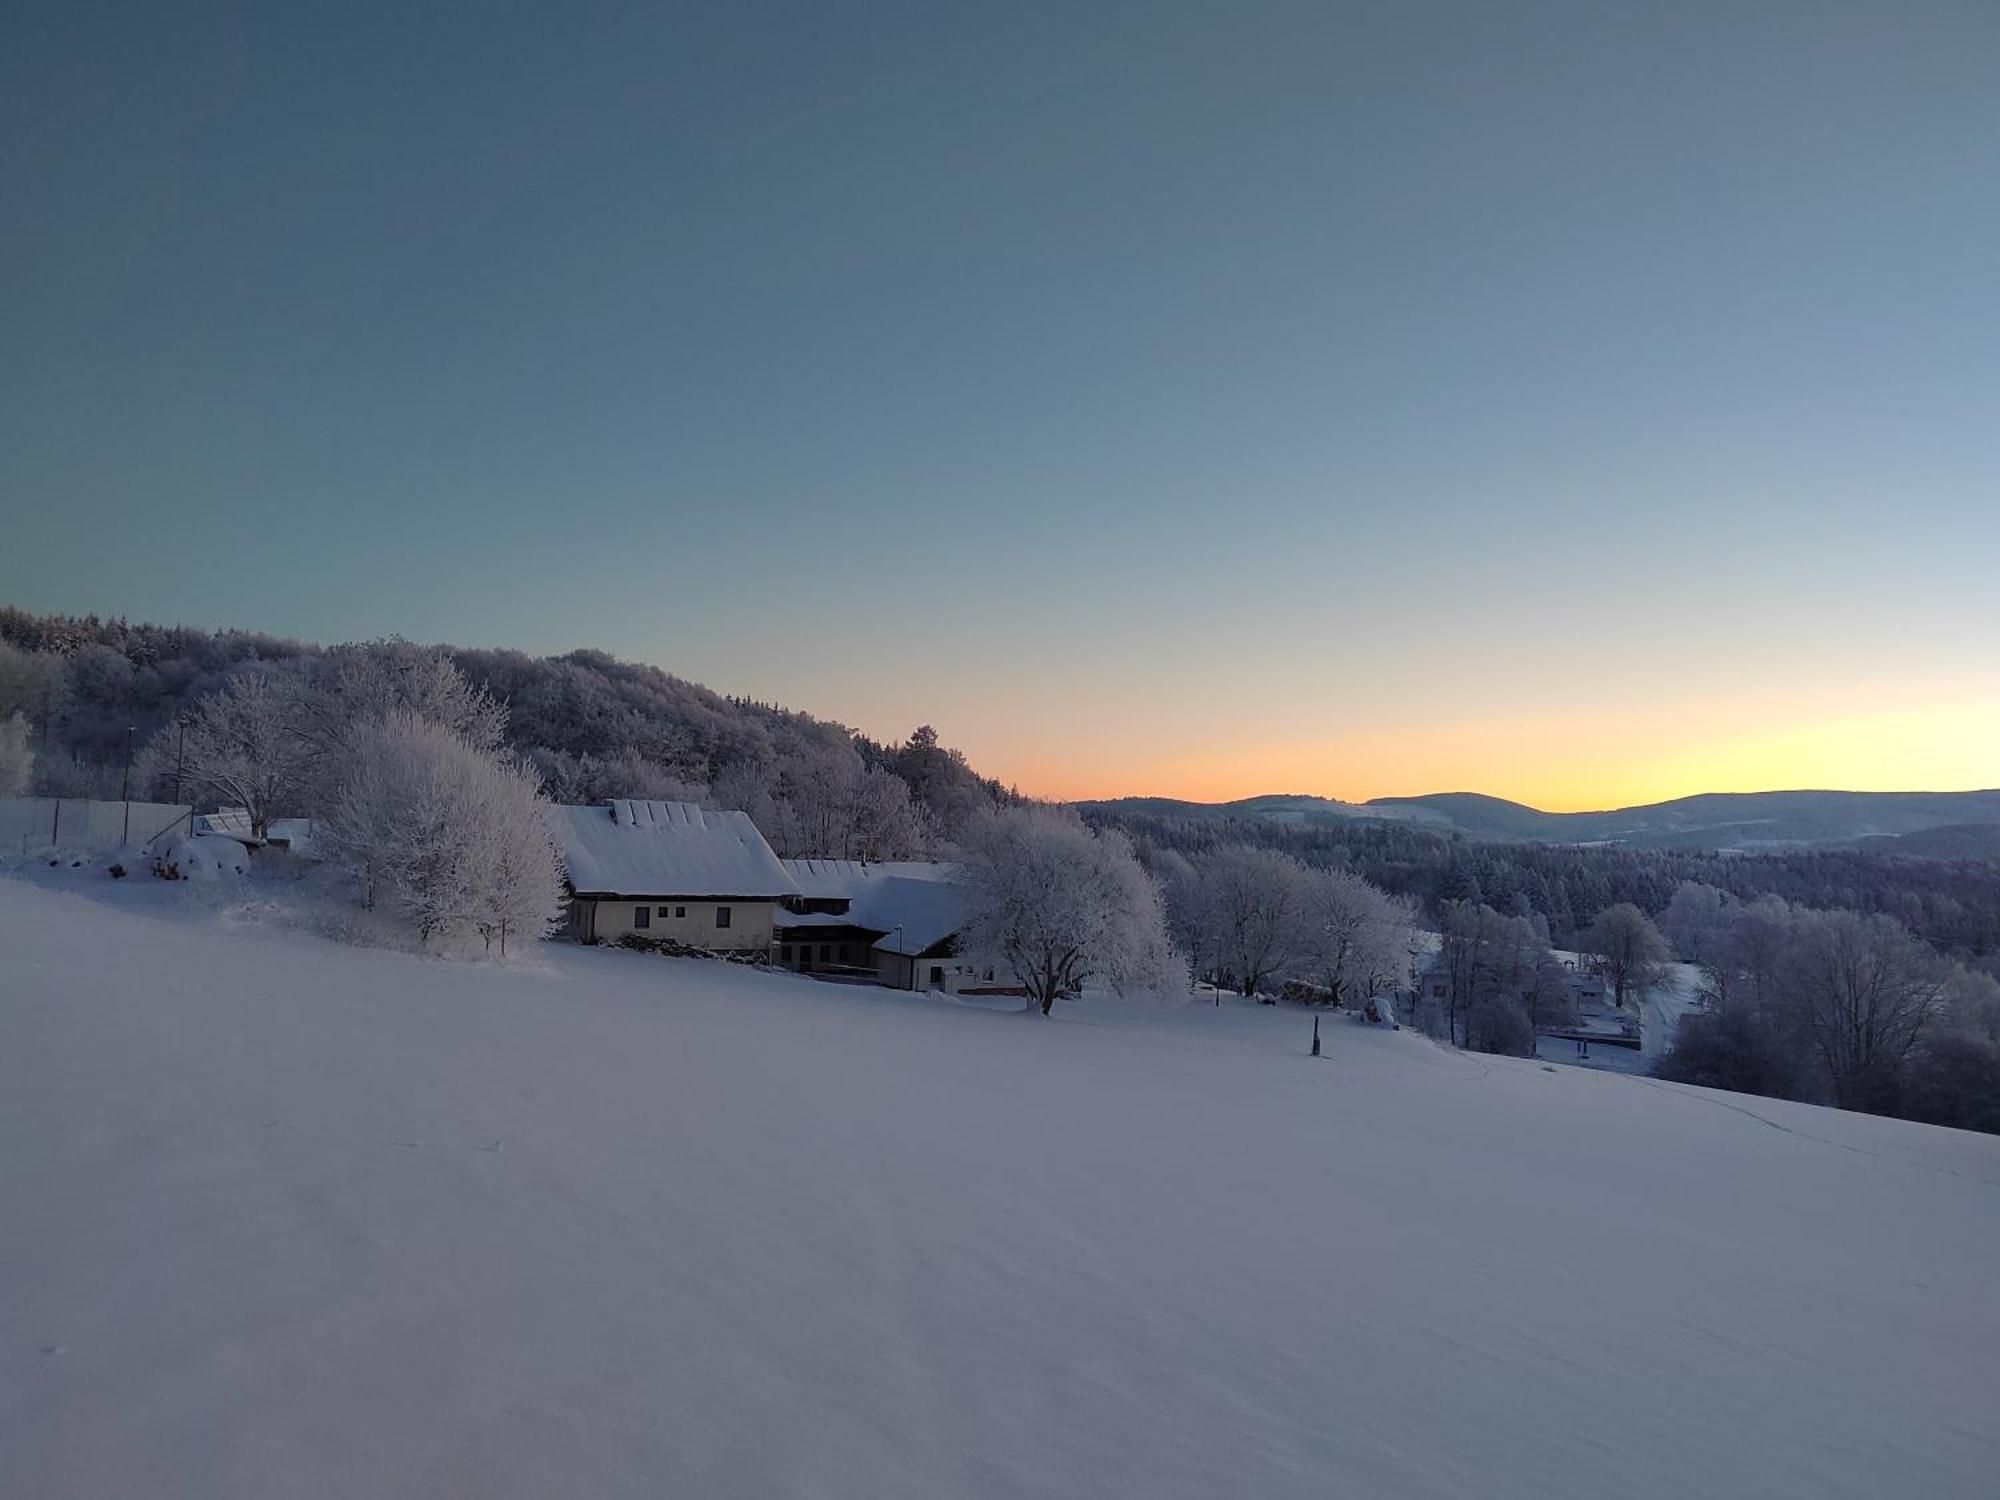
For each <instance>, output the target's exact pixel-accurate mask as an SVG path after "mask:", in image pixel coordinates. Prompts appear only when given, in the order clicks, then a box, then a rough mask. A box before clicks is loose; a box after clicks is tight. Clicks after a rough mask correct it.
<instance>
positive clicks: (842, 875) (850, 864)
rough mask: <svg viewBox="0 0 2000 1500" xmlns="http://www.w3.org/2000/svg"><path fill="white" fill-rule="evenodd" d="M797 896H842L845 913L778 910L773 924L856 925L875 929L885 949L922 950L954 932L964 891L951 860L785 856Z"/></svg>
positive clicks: (797, 926) (963, 904) (961, 907)
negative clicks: (878, 861)
mask: <svg viewBox="0 0 2000 1500" xmlns="http://www.w3.org/2000/svg"><path fill="white" fill-rule="evenodd" d="M784 865H785V869H786V871H787V872H788V873H789V874H790V875H791V877H792V879H793V880H794V881H796V882H797V883H798V887H799V892H800V894H801V895H805V896H810V897H814V898H818V899H827V898H837V899H844V900H846V901H848V902H849V903H850V904H849V906H848V908H847V910H846V911H844V912H782V913H780V914H779V916H778V925H779V926H780V927H784V928H799V927H860V928H865V929H866V930H868V931H870V932H879V933H881V934H882V937H881V938H880V940H879V941H877V942H876V944H875V946H876V947H877V948H879V949H881V950H882V951H883V952H885V953H922V952H923V951H924V950H925V949H926V948H930V947H933V946H935V945H936V944H938V943H940V942H942V941H943V940H944V939H945V938H948V937H950V936H951V935H952V934H953V933H954V932H956V931H958V927H959V923H960V921H961V920H963V917H964V913H965V892H964V890H963V888H962V887H961V886H960V885H959V884H958V867H957V866H956V865H946V864H933V863H931V862H930V861H928V860H884V861H882V862H880V863H863V862H862V861H860V860H853V859H788V860H786V861H785V862H784Z"/></svg>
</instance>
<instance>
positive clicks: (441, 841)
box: [321, 710, 562, 949]
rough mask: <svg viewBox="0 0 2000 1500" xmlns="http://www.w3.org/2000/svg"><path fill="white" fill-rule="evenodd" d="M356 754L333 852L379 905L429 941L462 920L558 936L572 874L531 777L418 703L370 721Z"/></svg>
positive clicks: (489, 932) (496, 931)
mask: <svg viewBox="0 0 2000 1500" xmlns="http://www.w3.org/2000/svg"><path fill="white" fill-rule="evenodd" d="M349 756H350V759H349V762H348V766H347V772H346V775H345V776H344V778H343V780H342V785H341V789H340V792H339V794H338V799H337V801H336V802H335V804H334V810H333V814H332V816H331V817H330V818H329V819H328V821H327V825H326V830H325V833H324V835H323V836H322V839H321V848H322V850H323V852H324V854H325V856H326V857H327V859H328V860H329V861H331V862H333V863H335V864H337V865H338V866H340V867H341V868H344V869H346V870H347V871H348V872H349V873H351V874H352V875H353V876H354V877H355V878H356V879H357V880H359V881H360V882H361V885H362V889H363V899H364V901H365V902H366V903H367V904H368V905H371V906H374V905H378V904H379V905H381V906H383V907H385V908H387V909H389V910H392V911H394V912H396V913H398V914H399V915H401V916H403V917H404V918H406V919H408V920H409V921H412V922H414V923H415V924H416V928H417V934H418V936H419V938H420V939H422V940H423V941H425V942H428V941H429V940H430V938H431V937H433V936H434V935H437V934H439V933H443V932H446V931H449V930H450V929H452V928H454V927H456V926H459V925H467V926H470V927H472V928H473V929H474V930H476V931H477V932H479V933H480V935H481V936H482V937H484V938H485V939H486V940H487V941H488V942H489V943H491V942H492V941H493V940H494V939H495V938H498V939H499V940H500V942H501V944H502V946H503V949H504V946H505V943H506V940H507V938H508V937H510V936H512V937H516V938H519V937H523V936H526V937H541V936H543V935H545V934H546V933H547V931H548V930H549V928H550V927H551V926H552V925H553V924H554V922H555V920H556V918H557V916H558V915H559V913H560V911H561V905H562V885H561V870H560V866H559V864H558V859H557V855H556V851H555V844H554V840H553V839H552V837H551V836H550V829H549V825H548V817H547V804H546V803H545V802H543V801H542V800H541V798H540V796H539V795H538V793H537V791H536V787H535V779H534V776H533V774H532V773H531V772H529V771H527V770H525V769H523V768H521V767H519V766H515V765H510V764H506V763H503V762H502V761H501V760H499V759H498V758H497V757H495V756H494V755H492V754H491V753H489V752H487V751H485V750H482V749H480V748H478V747H477V746H475V745H473V744H471V743H469V742H468V741H467V740H466V739H465V738H464V737H463V736H462V735H461V734H459V733H458V732H457V731H456V730H454V729H451V728H449V727H447V726H445V725H442V724H436V723H433V722H431V721H429V720H427V719H424V718H422V717H420V716H418V715H417V714H415V713H413V712H410V711H408V710H396V711H393V712H391V713H388V714H386V715H383V716H381V717H379V718H374V719H370V720H368V721H366V722H365V723H364V724H363V725H361V726H359V727H358V729H357V730H356V732H355V733H354V734H353V735H352V736H351V737H350V743H349Z"/></svg>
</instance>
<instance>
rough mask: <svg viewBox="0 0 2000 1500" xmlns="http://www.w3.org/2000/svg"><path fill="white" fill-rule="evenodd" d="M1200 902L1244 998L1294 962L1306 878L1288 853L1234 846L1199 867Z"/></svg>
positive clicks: (1304, 872) (1305, 874)
mask: <svg viewBox="0 0 2000 1500" xmlns="http://www.w3.org/2000/svg"><path fill="white" fill-rule="evenodd" d="M1200 870H1201V884H1202V886H1203V890H1204V894H1203V897H1202V899H1203V901H1204V903H1205V904H1206V906H1207V909H1208V913H1209V920H1210V921H1211V922H1212V923H1213V924H1214V931H1215V934H1216V939H1217V941H1218V943H1219V944H1220V945H1221V953H1222V961H1223V963H1224V964H1225V965H1226V966H1227V968H1228V970H1229V972H1230V975H1231V977H1233V978H1234V979H1235V981H1236V983H1237V985H1238V986H1239V987H1240V988H1241V989H1242V991H1243V993H1244V994H1245V995H1255V994H1256V993H1257V992H1258V991H1259V990H1260V989H1261V988H1262V987H1263V986H1264V983H1265V981H1267V980H1269V979H1272V978H1275V977H1276V976H1278V975H1280V974H1282V973H1283V972H1284V971H1285V970H1286V969H1287V968H1288V967H1290V966H1291V965H1293V964H1295V963H1296V962H1297V961H1298V960H1299V958H1300V951H1301V949H1300V922H1301V916H1302V913H1303V912H1304V910H1305V904H1306V897H1307V890H1308V886H1309V884H1310V880H1311V875H1310V872H1309V871H1308V870H1307V869H1306V867H1305V866H1304V865H1302V864H1300V863H1299V862H1298V861H1297V860H1296V859H1293V858H1292V857H1291V856H1290V855H1286V854H1280V853H1278V852H1277V851H1275V850H1272V849H1253V848H1249V847H1245V846H1238V847H1235V848H1229V849H1218V850H1216V851H1215V852H1214V853H1213V854H1211V855H1209V856H1208V858H1207V859H1205V860H1203V861H1202V862H1201V865H1200Z"/></svg>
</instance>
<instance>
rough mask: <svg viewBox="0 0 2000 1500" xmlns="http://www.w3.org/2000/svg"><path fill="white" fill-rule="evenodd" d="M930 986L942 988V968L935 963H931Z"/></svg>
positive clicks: (935, 988) (937, 988)
mask: <svg viewBox="0 0 2000 1500" xmlns="http://www.w3.org/2000/svg"><path fill="white" fill-rule="evenodd" d="M931 988H932V989H934V990H941V989H943V988H944V970H943V969H941V968H939V967H938V966H937V965H936V964H932V965H931Z"/></svg>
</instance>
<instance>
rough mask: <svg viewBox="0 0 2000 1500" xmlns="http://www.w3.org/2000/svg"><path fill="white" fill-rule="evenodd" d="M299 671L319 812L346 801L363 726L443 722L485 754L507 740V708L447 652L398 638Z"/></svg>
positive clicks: (300, 732)
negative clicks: (393, 720) (396, 719)
mask: <svg viewBox="0 0 2000 1500" xmlns="http://www.w3.org/2000/svg"><path fill="white" fill-rule="evenodd" d="M294 675H295V676H296V677H297V678H298V686H297V689H296V691H295V694H294V697H293V700H292V727H293V732H294V733H295V734H296V735H297V736H298V738H299V739H300V741H301V743H302V747H303V752H304V755H305V759H306V765H305V769H304V771H303V773H302V779H303V782H304V793H305V798H306V805H307V806H309V807H311V808H312V809H313V810H314V811H316V812H322V813H323V812H324V811H326V810H327V809H328V808H331V807H332V806H333V804H334V802H335V801H336V800H337V799H338V798H339V796H340V792H341V786H342V783H343V781H344V779H345V777H346V774H347V766H348V764H349V763H350V761H351V759H352V755H353V749H354V738H355V736H356V734H357V733H359V732H360V731H361V726H364V725H372V724H375V723H377V722H379V721H381V720H383V719H386V718H388V717H389V716H391V715H393V714H397V713H407V714H411V715H414V716H415V717H417V718H419V719H423V720H425V721H426V722H428V723H431V724H437V725H440V726H442V727H443V728H445V729H448V730H450V731H451V732H452V733H453V734H455V735H457V736H458V737H459V738H460V739H462V740H464V741H465V742H466V743H467V744H468V745H470V746H471V747H472V748H473V749H475V750H478V751H481V752H482V753H486V754H493V753H496V752H498V751H499V750H500V748H501V746H502V744H503V743H504V742H505V738H506V733H507V710H506V708H505V706H503V705H502V704H501V703H499V702H498V701H497V700H495V699H494V697H493V695H492V694H491V693H489V692H487V691H486V690H485V689H484V688H481V687H476V686H474V685H473V684H472V683H471V682H470V681H469V680H468V679H467V678H466V676H465V674H464V673H463V672H461V671H459V669H458V668H457V666H456V665H454V664H453V662H452V659H451V656H450V654H449V653H448V652H446V651H443V650H441V649H437V648H426V647H422V646H413V645H411V644H410V643H409V642H408V641H396V640H391V641H373V642H369V643H367V644H365V645H351V646H335V647H334V648H332V649H331V650H329V651H328V652H327V653H326V654H325V655H324V656H321V657H318V658H314V659H310V660H307V659H301V661H300V662H299V663H297V664H296V666H295V668H294ZM628 795H629V794H628Z"/></svg>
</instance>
